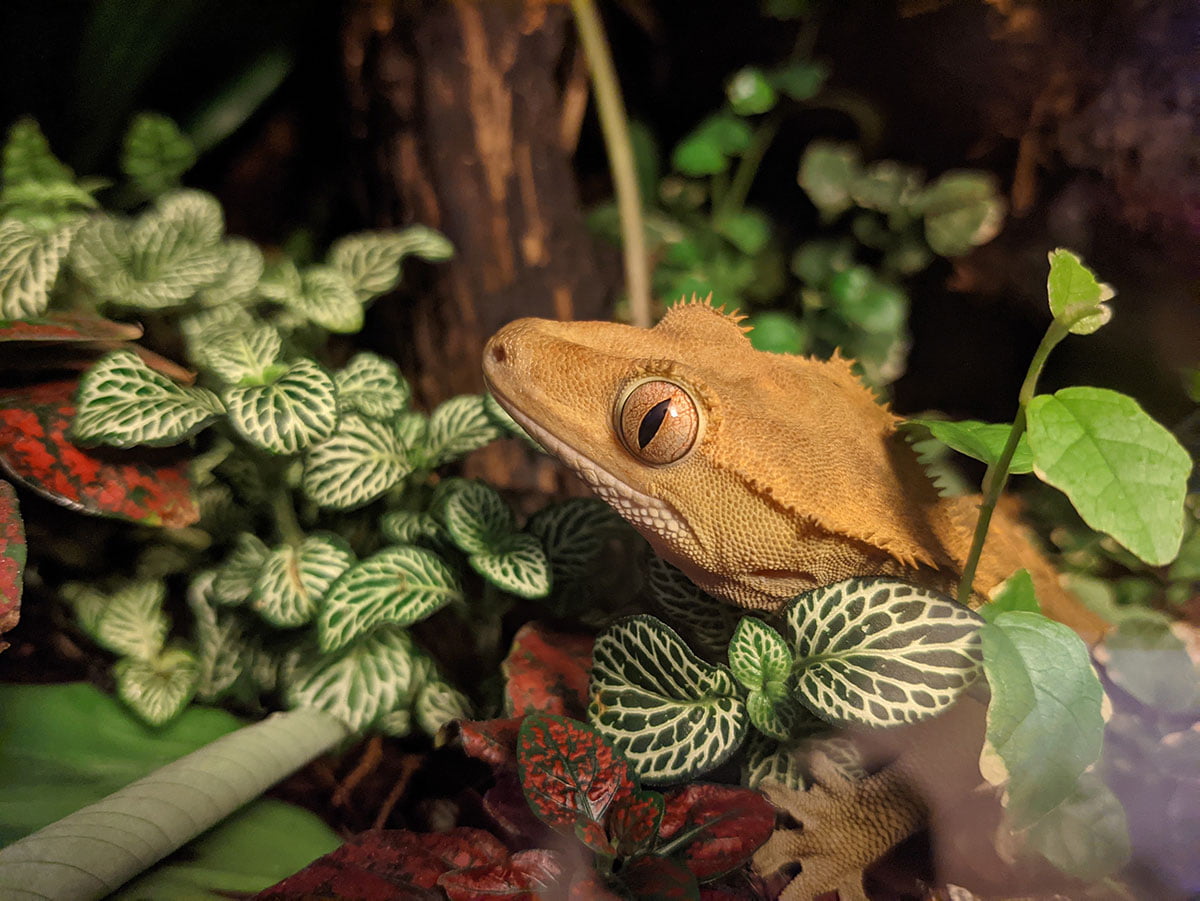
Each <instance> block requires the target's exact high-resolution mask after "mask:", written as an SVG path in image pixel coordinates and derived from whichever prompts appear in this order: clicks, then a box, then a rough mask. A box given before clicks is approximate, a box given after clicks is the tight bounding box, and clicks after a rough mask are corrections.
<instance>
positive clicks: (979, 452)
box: [905, 419, 1033, 474]
mask: <svg viewBox="0 0 1200 901" xmlns="http://www.w3.org/2000/svg"><path fill="white" fill-rule="evenodd" d="M905 423H906V424H907V423H913V424H915V425H920V426H924V427H925V428H927V429H929V433H930V434H931V435H933V437H934V438H936V439H937V440H938V441H940V442H942V444H944V445H946V446H947V447H951V448H953V449H954V450H956V451H958V452H959V453H960V454H965V455H966V456H968V457H970V458H971V459H972V460H981V461H983V462H984V463H986V464H988V465H989V466H991V465H992V464H994V463H996V462H997V461H998V460H999V459H1000V454H1001V452H1002V451H1003V450H1004V445H1005V443H1006V442H1007V441H1008V434H1009V432H1010V431H1012V425H1011V424H1010V423H1005V422H979V421H978V420H975V419H964V420H962V421H961V422H946V421H944V420H941V419H908V420H905ZM1008 471H1009V472H1010V473H1014V474H1020V473H1026V472H1033V455H1032V454H1031V453H1030V450H1029V439H1028V436H1027V435H1025V434H1022V435H1021V438H1020V440H1019V441H1018V442H1017V450H1016V452H1015V453H1014V454H1013V458H1012V463H1011V464H1010V465H1009V468H1008Z"/></svg>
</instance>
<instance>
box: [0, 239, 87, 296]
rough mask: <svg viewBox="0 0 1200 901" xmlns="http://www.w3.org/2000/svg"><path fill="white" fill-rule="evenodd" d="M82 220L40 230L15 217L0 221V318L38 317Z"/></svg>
mask: <svg viewBox="0 0 1200 901" xmlns="http://www.w3.org/2000/svg"><path fill="white" fill-rule="evenodd" d="M82 225H83V219H74V220H72V221H69V222H66V223H63V224H62V225H59V226H58V227H57V228H55V229H54V230H53V231H49V232H47V231H42V230H41V229H37V228H34V227H32V226H30V225H26V224H25V223H24V222H21V221H20V220H17V219H5V220H3V221H0V319H28V318H31V317H34V316H41V315H42V314H43V313H45V312H46V308H47V307H48V306H49V305H50V291H51V289H53V287H54V284H55V282H56V281H57V280H58V272H59V269H61V268H62V262H63V260H64V259H66V256H67V253H68V251H70V249H71V242H72V240H73V239H74V238H75V235H76V233H77V232H78V231H79V229H80V227H81V226H82Z"/></svg>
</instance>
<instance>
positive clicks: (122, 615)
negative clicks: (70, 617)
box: [92, 580, 170, 660]
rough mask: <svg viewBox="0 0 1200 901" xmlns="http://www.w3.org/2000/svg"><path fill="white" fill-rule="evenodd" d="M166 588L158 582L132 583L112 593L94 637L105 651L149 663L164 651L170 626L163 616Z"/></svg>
mask: <svg viewBox="0 0 1200 901" xmlns="http://www.w3.org/2000/svg"><path fill="white" fill-rule="evenodd" d="M166 592H167V589H166V586H165V585H163V583H162V582H159V581H150V580H146V581H141V582H131V583H130V584H128V585H126V586H124V587H123V588H121V589H119V590H117V591H115V592H113V594H112V595H110V596H109V598H108V604H107V605H106V606H105V607H104V612H103V613H101V614H100V618H99V620H98V621H97V622H96V628H95V631H94V632H93V633H92V637H93V638H94V639H96V643H97V644H98V645H100V646H101V647H103V648H104V649H105V650H108V651H112V652H113V653H114V654H120V655H121V656H124V657H134V658H137V659H139V660H149V659H151V658H153V657H155V656H156V655H157V654H158V653H159V651H161V650H162V647H163V642H164V641H165V640H166V637H167V630H168V629H169V628H170V623H169V622H168V621H167V617H166V614H165V613H163V607H162V604H163V598H164V597H165V596H166Z"/></svg>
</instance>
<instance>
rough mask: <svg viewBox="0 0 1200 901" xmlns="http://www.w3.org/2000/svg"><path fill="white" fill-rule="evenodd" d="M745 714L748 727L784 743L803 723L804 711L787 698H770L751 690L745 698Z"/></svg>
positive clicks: (765, 694) (764, 693)
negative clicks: (748, 719) (748, 720)
mask: <svg viewBox="0 0 1200 901" xmlns="http://www.w3.org/2000/svg"><path fill="white" fill-rule="evenodd" d="M746 712H747V713H748V714H749V716H750V725H752V726H753V727H754V728H755V729H757V730H758V731H759V732H761V733H762V734H763V735H769V736H770V737H771V738H774V739H776V740H778V741H785V740H787V739H789V738H791V737H792V736H793V735H794V734H795V732H796V728H797V726H798V725H800V724H801V723H803V722H804V714H805V712H806V711H804V709H803V708H802V707H800V705H799V704H796V703H795V702H793V701H792V700H790V699H788V698H780V697H772V696H771V695H769V694H767V693H766V692H765V691H759V690H758V689H752V690H751V691H750V693H749V694H748V695H747V696H746Z"/></svg>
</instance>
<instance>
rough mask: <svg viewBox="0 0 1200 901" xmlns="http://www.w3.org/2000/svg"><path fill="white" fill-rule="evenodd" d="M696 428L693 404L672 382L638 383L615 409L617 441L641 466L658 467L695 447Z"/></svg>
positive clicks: (698, 419)
mask: <svg viewBox="0 0 1200 901" xmlns="http://www.w3.org/2000/svg"><path fill="white" fill-rule="evenodd" d="M699 427H700V411H699V410H698V409H697V408H696V402H695V401H694V400H693V399H692V396H691V395H690V394H688V393H687V392H686V391H685V390H684V389H683V388H681V387H680V386H679V385H676V384H675V383H674V382H665V381H661V380H655V381H649V382H642V383H641V384H639V385H636V386H635V387H634V388H633V390H632V391H630V392H629V393H628V394H627V395H625V399H624V400H623V401H621V404H620V408H619V409H618V410H617V430H618V431H619V432H620V434H621V440H622V441H623V442H624V443H625V447H627V448H628V449H629V452H630V453H631V454H633V455H634V456H635V457H637V458H638V459H639V460H641V461H642V462H643V463H652V464H655V465H660V466H661V465H664V464H667V463H674V462H675V461H676V460H680V459H682V458H683V457H684V456H686V455H687V453H688V451H690V450H691V449H692V447H693V446H694V445H695V443H696V433H697V432H698V431H699Z"/></svg>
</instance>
